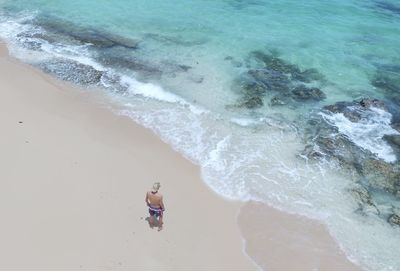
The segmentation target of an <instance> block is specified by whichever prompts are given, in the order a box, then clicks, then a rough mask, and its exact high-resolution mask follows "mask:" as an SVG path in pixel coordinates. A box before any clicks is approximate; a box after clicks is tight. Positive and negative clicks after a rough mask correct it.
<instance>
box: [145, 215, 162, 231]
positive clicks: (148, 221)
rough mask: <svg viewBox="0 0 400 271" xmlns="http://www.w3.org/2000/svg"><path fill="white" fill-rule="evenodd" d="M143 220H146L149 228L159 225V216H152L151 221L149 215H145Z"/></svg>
mask: <svg viewBox="0 0 400 271" xmlns="http://www.w3.org/2000/svg"><path fill="white" fill-rule="evenodd" d="M145 220H146V221H147V223H148V224H149V227H150V228H151V229H154V228H155V227H157V228H159V227H160V226H161V225H160V218H159V217H158V218H157V217H153V222H152V221H151V216H148V217H146V218H145Z"/></svg>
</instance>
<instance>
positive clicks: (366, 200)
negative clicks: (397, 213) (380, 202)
mask: <svg viewBox="0 0 400 271" xmlns="http://www.w3.org/2000/svg"><path fill="white" fill-rule="evenodd" d="M351 192H352V194H353V197H354V198H355V199H356V200H357V202H358V204H359V211H361V212H362V213H364V214H375V215H379V214H380V211H379V209H378V207H376V204H375V203H374V201H373V200H372V197H371V195H370V194H369V192H368V190H367V189H366V188H364V187H363V186H361V185H359V186H357V187H355V188H353V189H352V190H351Z"/></svg>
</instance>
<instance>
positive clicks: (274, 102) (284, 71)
mask: <svg viewBox="0 0 400 271" xmlns="http://www.w3.org/2000/svg"><path fill="white" fill-rule="evenodd" d="M227 59H229V60H230V59H231V58H229V57H228V58H227ZM248 62H249V63H248V65H247V67H249V69H248V70H247V72H245V73H244V74H242V76H241V78H240V79H238V82H236V83H235V84H234V88H236V90H237V91H238V92H239V93H240V95H241V96H242V97H241V98H240V99H239V102H238V106H244V107H247V108H249V109H252V108H258V107H261V106H263V104H264V100H265V99H266V97H267V96H271V95H273V97H272V98H271V100H270V102H269V104H270V106H283V105H297V104H304V103H306V102H318V101H321V100H323V99H325V98H326V95H325V93H324V92H323V91H322V90H321V89H319V88H317V87H310V86H308V85H307V84H310V83H316V82H318V81H319V80H323V76H322V75H321V74H319V73H318V71H316V70H315V69H305V70H302V69H300V68H299V67H298V66H297V65H293V64H291V63H287V62H286V61H284V60H282V59H281V58H279V57H278V56H277V55H276V54H272V53H271V54H266V53H264V52H261V51H254V52H252V53H250V55H249V59H248ZM250 63H253V64H250ZM255 101H256V102H255Z"/></svg>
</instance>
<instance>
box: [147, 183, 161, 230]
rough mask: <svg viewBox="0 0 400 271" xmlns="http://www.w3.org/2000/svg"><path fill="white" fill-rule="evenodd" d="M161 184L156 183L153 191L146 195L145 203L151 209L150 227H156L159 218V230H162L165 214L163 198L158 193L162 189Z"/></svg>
mask: <svg viewBox="0 0 400 271" xmlns="http://www.w3.org/2000/svg"><path fill="white" fill-rule="evenodd" d="M160 186H161V185H160V183H154V185H153V188H152V189H151V191H149V192H147V193H146V199H145V202H146V204H147V206H148V207H149V213H150V218H149V224H150V227H153V226H154V219H155V218H157V217H159V220H158V230H159V231H161V230H162V226H163V212H164V210H165V207H164V202H163V196H162V195H161V194H160V193H159V192H158V190H159V189H160Z"/></svg>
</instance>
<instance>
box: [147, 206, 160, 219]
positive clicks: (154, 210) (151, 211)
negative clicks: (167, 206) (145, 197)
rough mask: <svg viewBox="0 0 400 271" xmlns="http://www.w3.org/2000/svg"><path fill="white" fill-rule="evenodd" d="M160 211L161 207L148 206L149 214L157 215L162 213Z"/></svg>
mask: <svg viewBox="0 0 400 271" xmlns="http://www.w3.org/2000/svg"><path fill="white" fill-rule="evenodd" d="M162 212H163V210H162V209H161V208H154V207H149V214H150V215H151V216H156V217H159V216H161V215H162Z"/></svg>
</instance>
